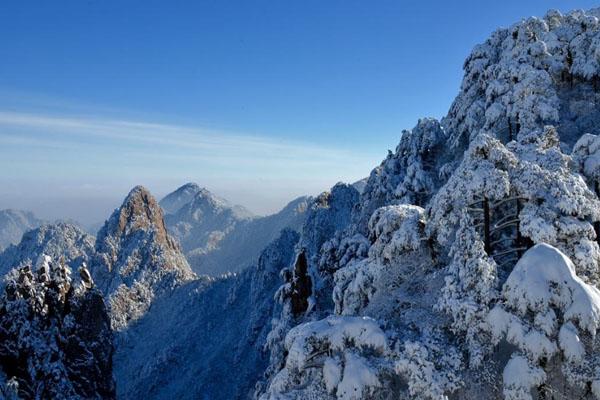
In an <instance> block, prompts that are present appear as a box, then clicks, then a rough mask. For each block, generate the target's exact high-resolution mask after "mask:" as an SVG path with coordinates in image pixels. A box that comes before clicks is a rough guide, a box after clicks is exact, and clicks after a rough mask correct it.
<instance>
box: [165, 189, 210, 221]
mask: <svg viewBox="0 0 600 400" xmlns="http://www.w3.org/2000/svg"><path fill="white" fill-rule="evenodd" d="M202 190H206V189H204V188H202V187H200V185H198V184H197V183H195V182H188V183H186V184H185V185H183V186H180V187H179V188H177V189H176V190H175V191H174V192H171V193H169V194H168V195H166V196H165V197H164V198H163V199H162V200H161V201H160V206H161V207H162V209H163V210H164V211H165V214H175V213H176V212H177V211H179V210H180V209H181V207H183V206H184V205H186V204H188V203H189V202H190V201H191V200H192V199H193V198H194V197H195V196H196V194H197V193H199V192H200V191H202Z"/></svg>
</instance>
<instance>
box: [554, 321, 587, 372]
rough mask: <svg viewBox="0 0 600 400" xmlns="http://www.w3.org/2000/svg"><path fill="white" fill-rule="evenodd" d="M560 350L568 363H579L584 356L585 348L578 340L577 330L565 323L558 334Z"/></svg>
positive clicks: (570, 324)
mask: <svg viewBox="0 0 600 400" xmlns="http://www.w3.org/2000/svg"><path fill="white" fill-rule="evenodd" d="M558 341H559V344H560V348H561V350H562V351H563V353H564V354H565V357H567V359H568V360H569V361H570V362H581V361H582V360H583V357H584V355H585V348H584V347H583V344H582V343H581V340H580V339H579V334H578V332H577V328H576V327H575V325H573V324H572V323H571V322H567V323H566V324H564V325H563V326H562V327H561V328H560V332H559V333H558Z"/></svg>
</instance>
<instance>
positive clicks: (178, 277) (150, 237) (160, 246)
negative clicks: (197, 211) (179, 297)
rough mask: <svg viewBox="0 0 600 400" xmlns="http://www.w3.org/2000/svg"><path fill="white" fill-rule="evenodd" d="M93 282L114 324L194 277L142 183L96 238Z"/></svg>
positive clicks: (134, 316) (124, 322)
mask: <svg viewBox="0 0 600 400" xmlns="http://www.w3.org/2000/svg"><path fill="white" fill-rule="evenodd" d="M92 275H93V279H94V281H96V282H97V284H98V286H99V287H100V288H101V289H102V290H103V291H104V292H105V294H106V295H107V296H109V299H110V307H111V318H112V323H113V328H115V329H121V328H124V327H125V326H126V325H127V324H128V323H129V321H131V320H135V319H137V318H139V317H140V316H142V315H143V314H144V313H145V311H146V310H147V308H148V307H149V306H150V304H151V302H152V301H153V299H154V297H155V296H157V295H160V294H161V293H163V292H165V291H166V290H168V289H171V288H173V287H175V286H177V285H179V284H180V283H182V282H184V281H187V280H190V279H193V278H195V274H194V273H193V272H192V270H191V269H190V266H189V264H188V262H187V261H186V259H185V257H184V256H183V254H182V253H181V251H180V249H179V245H178V244H177V242H176V241H175V240H174V239H173V238H172V237H171V236H169V234H168V233H167V229H166V226H165V222H164V219H163V212H162V209H161V208H160V207H159V205H158V202H157V201H156V200H155V199H154V197H153V196H152V195H151V194H150V192H148V190H147V189H145V188H144V187H142V186H136V187H135V188H133V189H132V190H131V192H129V194H128V195H127V197H126V198H125V200H124V201H123V205H122V206H121V207H120V208H118V209H117V210H115V212H114V213H113V214H112V216H111V217H110V218H109V220H108V221H106V224H105V225H104V227H103V228H102V229H101V230H100V232H99V234H98V238H97V240H96V262H95V263H94V268H93V270H92Z"/></svg>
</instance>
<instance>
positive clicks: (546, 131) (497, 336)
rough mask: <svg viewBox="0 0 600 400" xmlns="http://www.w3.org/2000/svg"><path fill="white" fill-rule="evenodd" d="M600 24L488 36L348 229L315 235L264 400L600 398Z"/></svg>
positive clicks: (297, 274)
mask: <svg viewBox="0 0 600 400" xmlns="http://www.w3.org/2000/svg"><path fill="white" fill-rule="evenodd" d="M598 16H600V11H598V10H592V11H590V12H587V13H584V12H581V11H576V12H573V13H570V14H567V15H561V14H560V13H558V12H555V11H551V12H549V13H548V14H547V15H546V16H545V17H544V18H539V19H538V18H530V19H527V20H524V21H522V22H519V23H517V24H515V25H513V26H511V27H509V28H506V29H500V30H498V31H497V32H495V33H494V34H492V36H491V38H490V39H489V40H487V41H486V42H485V43H483V44H481V45H479V46H476V47H475V49H474V50H473V52H472V53H471V55H470V56H469V57H468V58H467V60H466V62H465V65H464V69H465V77H464V80H463V83H462V86H461V91H460V93H459V95H458V97H457V98H456V100H455V101H454V103H453V105H452V107H451V109H450V111H449V113H448V115H447V116H446V117H445V118H444V119H442V120H441V121H436V120H434V119H423V120H421V121H419V123H418V124H417V126H416V127H415V128H414V129H413V130H411V131H406V132H404V134H403V136H402V139H401V142H400V144H399V145H398V147H397V149H396V152H395V153H390V154H389V155H388V157H387V158H386V160H384V161H383V163H382V164H381V165H380V166H379V167H378V168H376V169H375V170H374V171H373V172H372V173H371V176H370V177H369V180H368V182H367V184H366V186H365V188H364V191H363V193H362V194H361V196H360V200H359V201H358V203H357V205H356V207H354V208H353V210H352V218H351V219H352V223H351V224H349V225H348V226H346V227H345V228H343V229H342V230H339V231H338V232H337V233H335V234H334V235H332V236H331V237H330V238H329V239H328V240H327V241H325V242H324V243H322V242H323V240H322V239H320V238H319V237H318V236H315V235H314V231H313V230H310V229H309V230H308V231H307V230H306V229H305V230H303V233H302V237H301V239H300V243H303V245H302V246H301V247H300V248H298V250H297V261H296V263H295V264H294V266H293V268H292V270H291V272H290V273H289V274H288V280H287V283H285V284H284V285H283V286H282V287H281V288H280V290H279V292H278V294H279V296H278V297H279V301H280V303H281V305H282V313H281V316H280V317H279V318H278V319H276V320H275V322H274V324H273V329H272V332H271V334H270V338H271V339H274V340H271V341H269V344H268V346H269V348H270V349H271V363H270V367H269V369H268V371H267V379H266V381H265V383H264V385H261V386H259V389H258V391H257V396H258V397H260V398H261V399H280V398H286V399H305V398H319V399H328V398H337V399H362V398H377V399H379V398H382V399H387V398H419V399H427V398H431V399H440V398H445V397H446V396H452V397H454V398H461V399H479V398H482V397H483V398H491V399H494V398H506V399H533V398H536V399H542V398H599V397H600V368H599V367H598V365H599V364H598V363H599V362H600V359H598V357H597V354H598V345H597V343H596V341H595V339H594V338H595V337H596V333H597V330H598V328H599V327H600V325H599V324H600V318H599V317H600V297H599V295H600V291H599V290H598V289H597V285H598V283H599V281H598V278H599V272H600V269H599V268H598V262H599V261H600V251H599V248H598V239H597V237H598V234H599V233H600V228H599V227H600V224H598V221H600V201H599V199H598V194H599V192H598V183H597V182H598V178H599V177H600V175H597V174H596V169H597V166H598V165H600V163H598V162H597V161H596V160H597V154H598V148H600V147H598V144H599V143H600V139H598V136H595V135H597V134H598V133H599V132H598V128H597V127H598V126H599V125H598V122H599V121H600V107H598V106H597V104H600V102H599V100H600V97H599V96H600V92H599V89H600V88H599V87H598V82H599V77H600V64H599V62H600V58H599V57H598V54H599V50H598V49H600V47H599V46H600V25H599V23H598ZM305 228H306V227H305ZM321 243H322V244H321Z"/></svg>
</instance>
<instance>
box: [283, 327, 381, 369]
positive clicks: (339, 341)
mask: <svg viewBox="0 0 600 400" xmlns="http://www.w3.org/2000/svg"><path fill="white" fill-rule="evenodd" d="M314 342H316V343H323V345H324V346H326V348H328V349H329V350H338V351H339V350H343V349H344V348H346V345H347V343H348V342H351V343H352V344H353V347H356V348H359V349H367V348H370V349H372V350H374V351H377V352H383V351H385V350H386V348H387V341H386V337H385V334H384V333H383V331H382V330H381V329H380V328H379V325H378V324H377V322H376V321H375V320H373V319H371V318H368V317H338V316H329V317H327V318H325V319H323V320H320V321H315V322H308V323H306V324H302V325H299V326H297V327H295V328H293V329H292V330H290V331H289V333H288V334H287V336H286V338H285V346H286V348H287V350H288V358H287V364H288V365H290V366H294V367H297V368H302V367H304V366H305V365H306V363H307V360H308V359H309V358H310V357H311V356H312V355H313V354H312V353H311V350H312V349H314V345H313V343H314Z"/></svg>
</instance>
